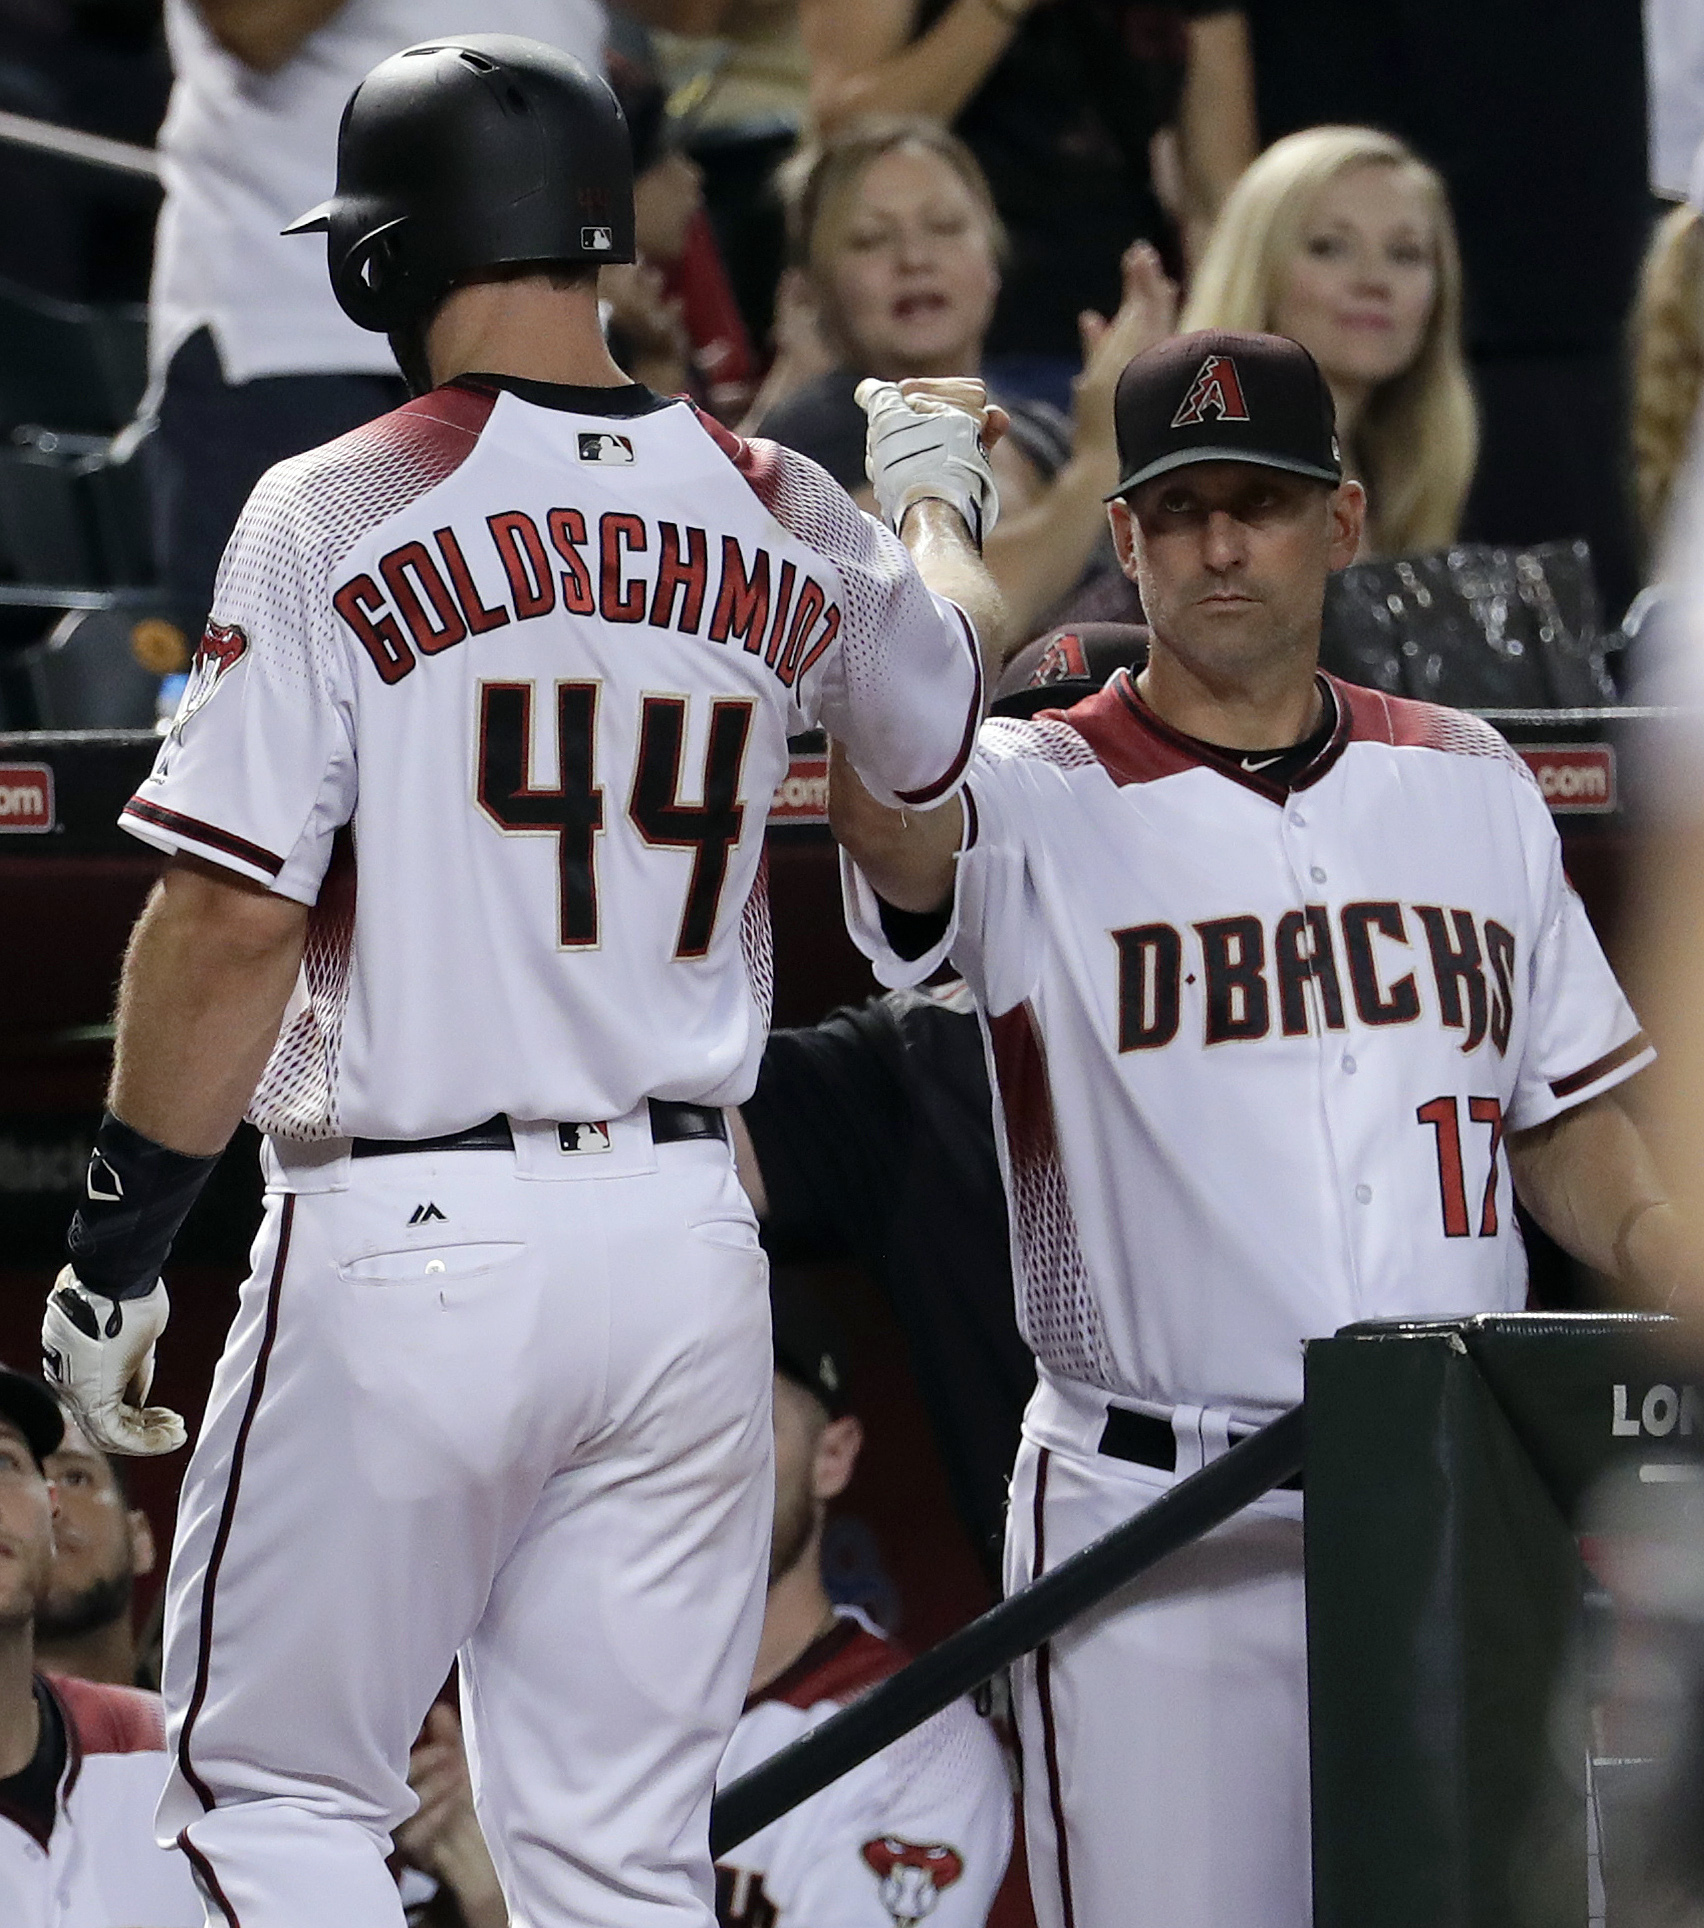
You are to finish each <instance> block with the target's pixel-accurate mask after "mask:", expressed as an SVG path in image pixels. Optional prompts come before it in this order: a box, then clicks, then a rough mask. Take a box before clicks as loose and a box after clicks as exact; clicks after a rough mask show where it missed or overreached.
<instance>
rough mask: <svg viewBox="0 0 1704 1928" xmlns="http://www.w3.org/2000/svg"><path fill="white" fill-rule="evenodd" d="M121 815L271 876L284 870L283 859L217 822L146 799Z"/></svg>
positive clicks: (127, 807)
mask: <svg viewBox="0 0 1704 1928" xmlns="http://www.w3.org/2000/svg"><path fill="white" fill-rule="evenodd" d="M119 815H120V817H121V818H123V817H135V818H137V819H138V820H139V821H140V822H142V823H147V824H152V825H153V826H154V828H155V829H156V830H169V831H170V832H171V833H172V835H173V836H174V837H183V838H184V839H186V840H187V841H188V842H190V843H198V844H201V845H202V846H204V847H205V848H206V849H208V850H218V851H222V852H223V853H224V854H225V855H226V856H227V857H235V858H237V859H238V861H239V862H241V863H245V864H252V865H253V866H254V867H255V869H256V870H264V871H265V872H266V874H267V876H269V877H276V876H277V875H278V873H279V871H281V870H282V869H283V868H284V859H283V858H282V857H276V856H274V855H273V853H272V852H271V851H270V850H262V849H261V847H260V845H259V844H252V843H250V842H248V841H247V839H246V838H243V837H233V836H232V835H231V833H230V831H228V830H221V829H220V828H219V826H218V825H217V824H215V823H203V822H202V821H201V819H200V818H199V817H186V816H184V815H183V813H182V812H181V811H179V810H168V809H167V808H166V807H165V805H164V804H160V803H150V802H149V801H148V799H147V798H146V797H132V798H131V799H130V801H129V802H128V803H127V804H126V805H125V806H124V808H123V810H121V811H120V812H119Z"/></svg>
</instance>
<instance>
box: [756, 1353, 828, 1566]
mask: <svg viewBox="0 0 1704 1928" xmlns="http://www.w3.org/2000/svg"><path fill="white" fill-rule="evenodd" d="M827 1424H828V1414H827V1413H826V1412H825V1411H824V1410H823V1406H822V1402H821V1401H820V1400H819V1399H817V1398H815V1397H814V1396H813V1395H812V1394H810V1393H808V1392H806V1390H805V1389H804V1387H803V1386H801V1385H799V1384H797V1383H796V1382H795V1381H794V1380H791V1379H789V1378H788V1377H787V1376H786V1374H785V1373H780V1372H778V1373H777V1374H776V1375H775V1524H774V1530H773V1532H772V1533H771V1535H770V1541H769V1580H770V1584H771V1585H772V1586H773V1585H774V1583H775V1582H776V1581H777V1580H779V1579H780V1578H781V1576H782V1574H784V1573H791V1572H792V1570H793V1568H794V1567H795V1566H797V1565H798V1563H799V1560H800V1559H801V1557H802V1556H803V1554H804V1551H805V1549H806V1547H807V1546H809V1544H810V1539H811V1534H812V1532H813V1531H814V1530H815V1528H816V1522H817V1495H816V1458H817V1442H818V1441H819V1440H820V1439H821V1438H822V1433H823V1428H824V1427H825V1426H826V1425H827Z"/></svg>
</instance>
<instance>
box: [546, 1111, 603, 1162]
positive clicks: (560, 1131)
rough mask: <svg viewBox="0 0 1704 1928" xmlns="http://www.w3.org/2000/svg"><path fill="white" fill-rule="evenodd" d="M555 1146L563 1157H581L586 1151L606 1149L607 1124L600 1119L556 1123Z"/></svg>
mask: <svg viewBox="0 0 1704 1928" xmlns="http://www.w3.org/2000/svg"><path fill="white" fill-rule="evenodd" d="M556 1148H557V1150H558V1151H560V1152H561V1153H562V1154H563V1156H564V1157H565V1158H583V1157H585V1156H586V1154H587V1153H588V1152H600V1151H608V1150H609V1148H610V1139H609V1126H608V1124H607V1123H605V1122H604V1121H603V1120H601V1119H599V1120H597V1121H595V1122H592V1123H587V1124H562V1125H558V1126H557V1127H556Z"/></svg>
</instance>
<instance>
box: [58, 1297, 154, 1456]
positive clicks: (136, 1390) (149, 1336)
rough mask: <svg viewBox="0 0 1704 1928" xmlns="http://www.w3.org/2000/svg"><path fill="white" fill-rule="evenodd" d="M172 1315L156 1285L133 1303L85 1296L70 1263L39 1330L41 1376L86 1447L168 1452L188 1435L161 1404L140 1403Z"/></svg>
mask: <svg viewBox="0 0 1704 1928" xmlns="http://www.w3.org/2000/svg"><path fill="white" fill-rule="evenodd" d="M170 1311H171V1304H170V1301H169V1300H168V1299H167V1298H166V1288H165V1285H164V1283H163V1282H162V1281H156V1283H155V1285H154V1289H153V1290H152V1291H151V1292H148V1293H146V1294H144V1295H143V1296H142V1297H141V1298H137V1299H109V1298H107V1297H106V1295H105V1294H104V1293H99V1292H91V1291H90V1290H89V1289H88V1287H87V1286H85V1285H84V1284H83V1283H82V1281H81V1280H80V1279H79V1278H78V1277H77V1274H76V1273H75V1272H74V1271H73V1270H72V1268H71V1267H70V1266H69V1265H68V1266H66V1268H65V1269H64V1271H63V1272H61V1273H60V1275H59V1277H58V1278H57V1279H55V1280H54V1282H53V1290H52V1292H51V1293H49V1295H48V1300H47V1315H46V1317H45V1318H44V1319H43V1320H42V1324H41V1361H42V1371H43V1373H44V1374H45V1376H46V1378H47V1382H48V1384H49V1385H50V1386H52V1387H53V1388H54V1390H55V1391H56V1392H57V1393H58V1394H59V1396H60V1398H61V1399H63V1400H64V1401H65V1403H66V1405H67V1406H68V1407H69V1408H70V1409H71V1413H72V1416H73V1417H74V1418H75V1419H76V1421H77V1424H78V1425H79V1426H81V1427H82V1429H83V1431H84V1432H85V1433H87V1434H88V1436H89V1439H90V1441H91V1443H92V1444H94V1445H96V1446H98V1447H100V1448H101V1450H102V1451H103V1452H108V1453H133V1454H146V1453H171V1452H175V1451H176V1450H177V1449H178V1447H180V1446H181V1445H182V1444H183V1443H184V1440H185V1439H186V1438H187V1437H188V1435H187V1433H186V1432H185V1429H184V1423H183V1421H182V1420H181V1419H180V1418H179V1417H178V1415H177V1414H176V1413H174V1412H171V1411H168V1409H167V1408H166V1407H164V1406H149V1405H146V1404H144V1403H143V1402H144V1401H145V1400H146V1399H147V1397H148V1388H149V1387H150V1386H151V1385H152V1384H153V1383H154V1341H155V1340H156V1339H158V1338H159V1336H160V1334H161V1333H162V1332H163V1331H164V1330H165V1327H166V1319H167V1317H168V1315H169V1314H170Z"/></svg>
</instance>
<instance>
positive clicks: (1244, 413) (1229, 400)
mask: <svg viewBox="0 0 1704 1928" xmlns="http://www.w3.org/2000/svg"><path fill="white" fill-rule="evenodd" d="M1209 415H1215V416H1217V417H1218V419H1219V420H1220V421H1221V422H1246V421H1247V420H1248V403H1247V402H1245V401H1244V400H1243V392H1242V383H1241V382H1240V381H1239V380H1238V379H1237V365H1236V363H1235V362H1234V361H1232V360H1231V358H1230V356H1229V355H1209V356H1208V357H1207V359H1206V360H1205V361H1204V362H1203V363H1202V364H1201V367H1200V368H1199V370H1198V371H1197V372H1196V376H1195V380H1194V381H1193V382H1192V383H1191V384H1190V389H1189V393H1188V394H1187V395H1185V396H1184V398H1183V406H1182V407H1181V408H1180V409H1179V410H1178V412H1177V413H1176V414H1175V415H1174V416H1173V417H1172V419H1171V425H1172V427H1173V428H1190V427H1192V426H1193V425H1194V424H1195V423H1197V422H1203V421H1205V420H1206V419H1207V417H1208V416H1209Z"/></svg>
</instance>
